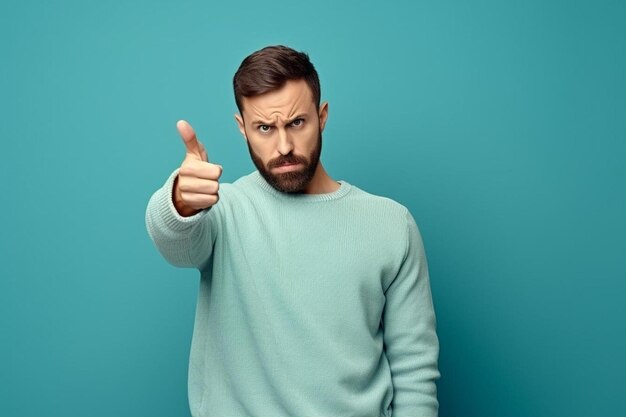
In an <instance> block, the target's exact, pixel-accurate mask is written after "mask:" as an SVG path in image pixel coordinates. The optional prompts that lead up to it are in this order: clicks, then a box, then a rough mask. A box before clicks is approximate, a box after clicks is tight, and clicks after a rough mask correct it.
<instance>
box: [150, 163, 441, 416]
mask: <svg viewBox="0 0 626 417" xmlns="http://www.w3.org/2000/svg"><path fill="white" fill-rule="evenodd" d="M176 175H177V171H175V172H174V173H173V174H172V175H171V176H170V178H169V179H168V180H167V182H166V183H165V185H164V186H163V188H161V189H159V190H158V191H157V192H155V194H154V195H153V196H152V198H151V199H150V202H149V204H148V208H147V212H146V223H147V227H148V231H149V234H150V236H151V238H152V240H153V241H154V243H155V244H156V246H157V248H158V249H159V251H160V252H161V254H162V255H163V256H164V257H165V258H166V259H167V260H168V261H169V262H171V263H172V264H174V265H177V266H182V267H195V268H198V269H199V270H200V272H201V280H200V289H199V294H198V302H197V310H196V319H195V327H194V334H193V340H192V345H191V354H190V363H189V403H190V408H191V413H192V415H193V416H194V417H208V416H210V417H213V416H216V417H240V416H241V417H243V416H245V417H282V416H285V417H348V416H351V417H352V416H353V417H380V416H385V417H389V416H391V415H392V412H393V417H433V416H437V413H438V402H437V394H436V384H435V381H436V380H437V378H438V377H439V371H438V367H437V360H438V353H439V344H438V339H437V335H436V332H435V315H434V310H433V304H432V297H431V290H430V283H429V277H428V267H427V263H426V257H425V254H424V248H423V245H422V240H421V237H420V234H419V231H418V228H417V226H416V224H415V221H414V220H413V217H412V216H411V214H410V213H409V212H408V211H407V209H406V208H405V207H403V206H401V205H400V204H398V203H396V202H394V201H392V200H390V199H387V198H382V197H377V196H373V195H371V194H368V193H366V192H364V191H362V190H360V189H359V188H357V187H355V186H353V185H350V184H349V183H347V182H344V181H341V182H340V183H341V186H340V188H339V189H338V190H337V191H335V192H333V193H329V194H316V195H310V194H309V195H307V194H301V195H290V194H284V193H280V192H278V191H276V190H275V189H273V188H272V187H271V186H270V185H269V184H268V183H267V182H265V180H264V179H263V177H261V175H260V174H259V173H258V172H256V171H255V172H254V173H252V174H250V175H247V176H245V177H242V178H240V179H239V180H238V181H236V182H234V183H233V184H220V191H219V194H220V200H219V202H218V203H217V204H216V205H215V206H213V207H212V208H210V209H208V210H204V211H202V212H200V213H198V214H196V215H195V216H191V217H186V218H185V217H181V216H180V215H178V213H177V212H176V209H175V208H174V205H173V203H172V198H171V195H172V186H173V181H174V178H175V177H176Z"/></svg>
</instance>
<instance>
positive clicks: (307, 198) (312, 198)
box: [250, 170, 352, 202]
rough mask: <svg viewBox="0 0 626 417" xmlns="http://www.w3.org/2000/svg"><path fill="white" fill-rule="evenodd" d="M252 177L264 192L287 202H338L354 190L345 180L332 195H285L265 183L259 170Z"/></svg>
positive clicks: (341, 181) (340, 182) (340, 181)
mask: <svg viewBox="0 0 626 417" xmlns="http://www.w3.org/2000/svg"><path fill="white" fill-rule="evenodd" d="M250 177H251V179H252V180H253V181H254V182H255V183H257V184H258V185H259V186H260V187H261V188H262V189H263V190H264V191H266V192H267V193H269V194H272V195H273V196H275V197H276V198H279V199H281V200H285V201H302V202H316V201H331V200H336V199H338V198H341V197H343V196H345V195H346V194H348V192H349V191H350V189H351V188H352V186H351V185H350V184H349V183H347V182H345V181H343V180H339V181H337V182H338V183H339V188H338V189H336V190H335V191H333V192H330V193H323V194H290V193H283V192H281V191H278V190H277V189H275V188H274V187H272V186H271V185H270V184H269V183H268V182H267V181H265V178H263V176H262V175H261V173H260V172H259V171H258V170H257V171H254V172H253V173H251V174H250Z"/></svg>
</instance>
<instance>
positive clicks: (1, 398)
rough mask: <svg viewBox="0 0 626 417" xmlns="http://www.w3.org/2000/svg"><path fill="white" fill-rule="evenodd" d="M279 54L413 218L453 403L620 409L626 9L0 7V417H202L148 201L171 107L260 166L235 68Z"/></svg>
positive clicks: (333, 155) (360, 175)
mask: <svg viewBox="0 0 626 417" xmlns="http://www.w3.org/2000/svg"><path fill="white" fill-rule="evenodd" d="M277 43H283V44H287V45H290V46H292V47H295V48H296V49H299V50H304V51H307V52H308V53H309V54H310V56H311V58H312V60H313V62H314V63H315V64H316V67H317V69H318V71H319V72H320V76H321V81H322V96H323V99H325V100H328V101H329V103H330V118H329V121H328V125H327V129H326V131H325V135H324V151H323V155H322V159H323V161H324V164H325V166H326V167H327V169H328V171H329V172H330V174H331V175H332V176H334V177H335V178H337V179H345V180H348V181H349V182H351V183H353V184H355V185H357V186H359V187H361V188H364V189H366V190H368V191H370V192H372V193H376V194H382V195H386V196H388V197H391V198H394V199H396V200H397V201H399V202H401V203H403V204H405V205H406V206H407V207H409V208H410V210H411V212H412V213H413V215H414V217H415V218H416V220H417V222H418V224H419V225H420V228H421V231H422V235H423V238H424V241H425V244H426V251H427V255H428V258H429V264H430V271H431V280H432V287H433V293H434V298H435V307H436V312H437V317H438V326H439V327H438V329H439V336H440V340H441V362H440V367H441V372H442V378H441V380H440V382H439V399H440V402H441V412H440V415H441V416H442V417H451V416H466V417H469V416H477V417H478V416H480V417H517V416H520V417H521V416H546V417H548V416H550V417H554V416H568V417H578V416H581V417H582V416H585V417H588V416H623V415H626V411H625V410H626V407H625V406H624V390H625V388H626V384H625V382H624V375H626V360H625V359H626V358H625V357H624V356H625V355H624V352H626V323H625V317H626V314H625V313H626V311H625V310H626V309H625V307H624V305H625V304H626V303H625V301H626V300H625V298H626V297H625V295H626V282H625V278H626V262H625V255H626V253H625V252H626V238H625V234H626V215H625V214H626V192H625V191H624V189H625V188H626V187H625V186H624V184H625V182H626V163H625V159H626V158H625V157H626V85H625V84H626V4H625V3H624V2H619V1H598V2H582V1H525V2H521V1H520V2H513V1H495V0H493V1H489V0H484V1H388V2H380V1H377V2H374V1H338V0H335V1H318V2H308V3H298V2H291V1H289V2H288V1H270V2H256V1H255V2H252V1H236V2H232V3H231V4H230V5H228V4H226V2H208V1H205V2H200V1H176V2H174V1H172V2H164V1H147V0H144V1H129V2H113V1H69V0H68V1H56V2H45V1H24V2H19V3H18V2H15V1H14V2H2V5H1V6H0V46H1V51H0V52H1V60H2V65H1V66H0V89H1V90H0V91H1V92H0V106H1V107H0V114H1V124H0V135H1V138H2V148H1V151H0V173H1V175H2V179H3V187H2V193H1V195H2V197H1V198H2V204H1V205H0V210H1V216H0V226H1V232H0V245H1V246H0V256H1V257H2V259H1V262H0V276H1V280H0V309H1V310H0V313H1V314H0V320H1V321H0V325H1V332H2V333H1V334H2V336H1V337H0V415H1V416H23V417H27V416H28V417H30V416H46V417H56V416H118V417H123V416H153V417H157V416H164V417H165V416H168V417H171V416H188V415H189V412H188V406H187V387H186V374H187V359H188V351H189V346H190V340H191V332H192V325H193V316H194V308H195V297H196V289H197V283H198V274H197V272H196V271H194V270H189V269H176V268H174V267H172V266H170V265H168V264H167V263H166V262H165V261H164V260H163V259H162V258H161V257H160V256H159V255H158V253H157V252H156V250H155V249H154V247H153V246H152V243H151V241H150V240H149V238H148V236H147V233H146V231H145V226H144V210H145V206H146V203H147V201H148V199H149V196H150V195H151V194H152V192H153V191H154V190H155V189H156V188H157V187H159V186H160V185H161V184H162V183H163V182H164V180H165V179H166V177H167V175H168V174H169V173H170V172H171V171H172V170H173V169H174V168H176V167H177V166H178V165H179V164H180V162H181V161H182V158H183V155H184V147H183V145H182V142H181V140H180V138H179V137H178V135H177V132H176V129H175V123H176V121H177V120H178V119H180V118H185V119H187V120H189V121H190V122H191V123H192V125H193V126H194V127H195V128H196V130H197V132H198V135H199V137H200V138H201V139H202V140H203V141H204V142H205V144H206V146H207V148H208V151H209V157H210V158H211V159H212V160H213V161H216V162H218V163H220V164H221V165H223V167H224V175H223V179H224V180H225V181H233V180H235V179H236V178H238V177H239V176H241V175H243V174H246V173H248V172H249V171H250V170H252V164H251V163H250V161H249V156H248V153H247V149H246V147H245V143H244V141H243V140H242V138H241V137H240V135H239V133H238V131H237V129H236V125H235V122H234V119H233V114H234V112H235V104H234V100H233V97H232V91H231V77H232V75H233V73H234V71H235V70H236V69H237V67H238V65H239V63H240V62H241V60H242V59H243V58H244V57H245V56H246V55H248V54H249V53H251V52H252V51H254V50H256V49H259V48H261V47H263V46H265V45H268V44H277Z"/></svg>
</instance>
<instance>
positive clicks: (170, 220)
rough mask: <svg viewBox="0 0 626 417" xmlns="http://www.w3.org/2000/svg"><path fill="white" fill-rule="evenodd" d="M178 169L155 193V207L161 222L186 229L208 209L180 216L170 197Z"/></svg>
mask: <svg viewBox="0 0 626 417" xmlns="http://www.w3.org/2000/svg"><path fill="white" fill-rule="evenodd" d="M178 171H179V169H178V168H177V169H176V170H175V171H174V172H173V173H172V174H171V175H170V176H169V178H168V179H167V181H165V184H164V185H163V187H161V189H160V190H159V192H158V193H157V194H156V195H155V197H156V201H155V203H156V209H157V211H158V212H159V217H160V218H161V219H162V220H163V223H164V224H165V225H166V226H167V227H168V228H169V229H171V230H175V231H181V230H185V229H188V228H189V227H191V226H193V225H194V224H196V223H198V222H199V221H201V220H202V218H204V216H205V215H206V213H207V212H208V211H209V209H210V208H209V209H204V210H202V211H201V212H199V213H196V214H194V215H193V216H189V217H183V216H181V215H180V214H179V213H178V211H177V210H176V207H174V201H173V197H172V195H173V194H172V193H173V191H174V180H176V177H177V176H178Z"/></svg>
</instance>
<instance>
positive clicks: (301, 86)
mask: <svg viewBox="0 0 626 417" xmlns="http://www.w3.org/2000/svg"><path fill="white" fill-rule="evenodd" d="M311 111H315V103H314V102H313V93H312V92H311V89H310V88H309V85H308V84H307V83H306V81H304V80H290V81H287V82H286V83H285V85H284V86H282V87H281V88H279V89H278V90H274V91H270V92H268V93H265V94H261V95H259V96H254V97H244V98H243V100H242V112H243V113H244V114H243V116H244V118H250V117H253V118H261V119H264V120H268V121H269V120H275V119H277V118H278V119H281V118H282V119H289V118H291V117H293V116H295V115H297V114H302V113H308V112H311Z"/></svg>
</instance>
